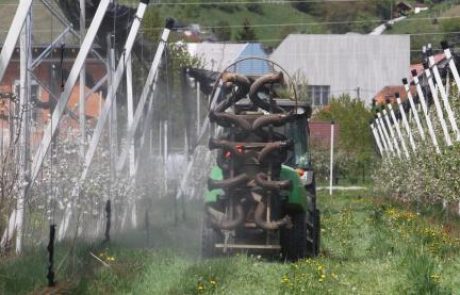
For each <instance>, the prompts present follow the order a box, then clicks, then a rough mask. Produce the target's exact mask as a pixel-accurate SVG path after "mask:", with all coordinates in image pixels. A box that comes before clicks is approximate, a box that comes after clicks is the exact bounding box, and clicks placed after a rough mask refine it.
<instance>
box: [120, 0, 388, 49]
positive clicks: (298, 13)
mask: <svg viewBox="0 0 460 295" xmlns="http://www.w3.org/2000/svg"><path fill="white" fill-rule="evenodd" d="M124 3H130V4H132V5H134V3H133V2H132V1H128V0H127V1H125V2H124ZM391 3H392V1H391V0H384V1H356V2H327V1H325V2H289V1H280V2H276V3H273V2H261V1H254V3H248V2H244V4H228V2H224V1H222V2H220V1H213V2H209V3H206V2H202V1H200V2H196V1H195V2H194V1H185V2H181V3H178V4H172V3H169V4H162V5H157V4H152V5H150V8H149V11H148V14H150V15H155V17H153V18H152V23H154V25H151V24H150V23H149V22H146V24H145V27H146V28H145V30H147V31H155V30H156V31H158V30H159V28H158V26H161V25H158V24H161V21H153V19H154V18H160V19H163V18H165V17H166V16H171V17H174V18H175V19H177V20H179V21H180V22H182V23H185V24H191V23H195V24H199V25H200V26H201V27H202V29H204V30H207V31H213V32H215V33H216V34H217V35H218V36H221V39H223V40H224V41H226V40H232V41H235V40H238V39H240V40H241V34H240V32H241V31H242V30H243V28H244V26H245V25H246V26H247V27H250V28H251V29H252V30H253V31H254V33H255V37H254V39H255V40H258V41H260V42H262V43H264V44H266V45H269V46H276V45H277V44H278V43H279V42H280V41H281V40H282V39H283V38H284V37H285V36H286V35H288V34H289V33H294V32H295V33H313V34H314V33H338V34H341V33H347V32H357V33H368V32H370V31H371V30H372V29H373V28H374V27H375V26H377V25H378V24H379V23H380V22H381V20H385V19H388V18H389V16H390V11H391V7H392V6H391ZM239 37H240V38H239ZM243 39H244V38H243Z"/></svg>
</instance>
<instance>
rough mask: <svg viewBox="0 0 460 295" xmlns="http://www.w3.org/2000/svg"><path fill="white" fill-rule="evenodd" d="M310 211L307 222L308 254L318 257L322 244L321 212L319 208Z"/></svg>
mask: <svg viewBox="0 0 460 295" xmlns="http://www.w3.org/2000/svg"><path fill="white" fill-rule="evenodd" d="M309 213H310V214H309V218H308V219H309V220H308V222H307V256H308V257H316V256H318V255H319V252H320V244H321V222H320V220H321V213H320V211H319V210H318V209H316V210H315V211H313V212H309Z"/></svg>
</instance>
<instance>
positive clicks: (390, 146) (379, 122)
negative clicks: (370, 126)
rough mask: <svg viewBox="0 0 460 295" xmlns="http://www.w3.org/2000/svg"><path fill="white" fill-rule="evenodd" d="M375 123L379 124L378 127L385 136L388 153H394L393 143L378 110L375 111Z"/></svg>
mask: <svg viewBox="0 0 460 295" xmlns="http://www.w3.org/2000/svg"><path fill="white" fill-rule="evenodd" d="M377 123H378V124H379V126H380V129H381V130H382V133H383V136H384V138H385V142H386V143H387V146H388V149H389V151H390V153H391V154H393V155H394V154H395V153H396V151H395V148H394V147H393V143H392V142H391V138H390V135H389V134H388V131H387V128H386V124H385V122H384V120H383V117H382V114H381V113H380V112H378V113H377Z"/></svg>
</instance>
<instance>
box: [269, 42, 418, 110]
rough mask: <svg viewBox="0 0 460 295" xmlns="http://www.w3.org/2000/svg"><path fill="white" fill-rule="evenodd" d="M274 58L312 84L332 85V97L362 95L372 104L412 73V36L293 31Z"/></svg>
mask: <svg viewBox="0 0 460 295" xmlns="http://www.w3.org/2000/svg"><path fill="white" fill-rule="evenodd" d="M271 59H272V60H274V61H276V62H278V63H279V64H280V65H281V66H283V67H284V68H285V69H286V70H287V71H288V72H289V74H291V75H296V74H300V76H303V77H304V78H305V79H306V80H307V82H308V84H309V85H330V87H331V96H334V97H337V96H340V95H341V94H344V93H345V94H350V95H351V96H353V97H356V96H357V88H358V87H359V92H360V97H361V99H363V100H365V101H366V103H367V104H368V105H369V104H370V103H371V99H372V97H373V96H374V95H375V94H376V93H377V92H378V91H379V90H380V89H382V88H383V87H384V86H386V85H399V84H401V79H402V78H403V77H407V76H409V74H410V73H409V66H410V38H409V35H382V36H370V35H359V34H346V35H302V34H292V35H289V36H288V37H286V39H285V40H284V41H283V42H282V43H281V44H280V45H279V46H278V48H277V49H276V50H275V51H274V52H273V54H272V55H271Z"/></svg>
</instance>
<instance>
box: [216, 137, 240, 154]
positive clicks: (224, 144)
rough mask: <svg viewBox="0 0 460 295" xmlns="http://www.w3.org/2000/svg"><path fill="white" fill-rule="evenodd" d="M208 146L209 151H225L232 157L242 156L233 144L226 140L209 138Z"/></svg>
mask: <svg viewBox="0 0 460 295" xmlns="http://www.w3.org/2000/svg"><path fill="white" fill-rule="evenodd" d="M208 146H209V149H210V150H215V149H225V150H228V151H229V152H230V153H232V155H234V156H237V157H240V156H243V154H242V153H241V151H240V150H238V148H237V147H236V146H235V144H234V143H232V142H230V141H228V140H220V139H215V138H210V139H209V144H208Z"/></svg>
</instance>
